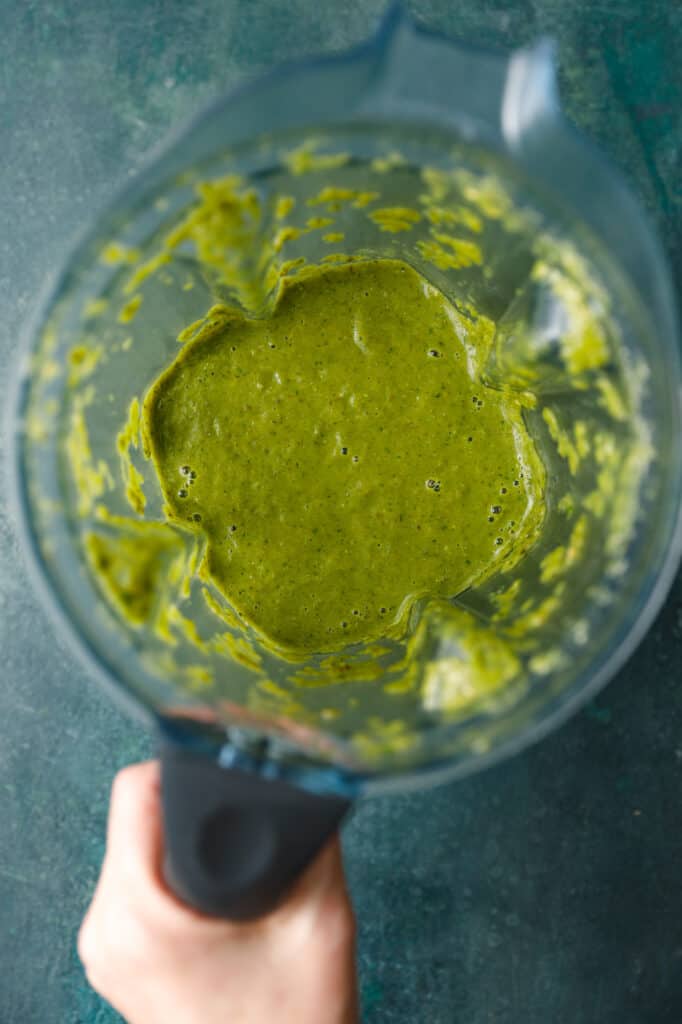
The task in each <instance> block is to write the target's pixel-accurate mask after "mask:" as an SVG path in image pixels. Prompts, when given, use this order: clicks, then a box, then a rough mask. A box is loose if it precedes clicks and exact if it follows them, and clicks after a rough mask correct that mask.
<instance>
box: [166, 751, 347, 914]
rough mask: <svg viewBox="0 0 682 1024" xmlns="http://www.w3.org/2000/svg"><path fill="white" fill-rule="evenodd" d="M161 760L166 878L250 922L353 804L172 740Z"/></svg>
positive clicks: (188, 898)
mask: <svg viewBox="0 0 682 1024" xmlns="http://www.w3.org/2000/svg"><path fill="white" fill-rule="evenodd" d="M160 759H161V800H162V809H163V821H164V834H165V858H164V867H163V871H164V877H165V880H166V883H167V885H168V886H169V888H170V889H171V890H172V891H173V892H174V893H175V894H176V895H177V896H178V897H179V898H180V899H181V900H183V901H184V902H185V903H188V904H190V905H191V906H192V907H194V908H195V909H197V910H199V911H201V912H202V913H204V914H209V915H212V916H215V917H226V918H230V919H232V920H234V921H248V920H253V919H255V918H258V917H262V916H264V915H265V914H267V913H268V912H269V911H271V910H274V909H275V908H276V907H277V905H278V904H279V903H280V901H281V900H282V898H283V897H284V895H285V893H286V891H287V890H288V889H289V887H290V886H291V885H292V883H293V882H294V881H295V880H296V879H297V878H298V877H299V875H300V874H301V873H302V872H303V871H304V870H305V868H306V867H307V866H308V864H310V863H311V862H312V861H313V860H314V858H315V857H316V855H317V854H318V852H319V851H320V850H321V848H322V847H323V846H324V844H325V843H326V842H327V841H328V840H329V838H330V837H331V836H332V834H333V833H334V832H335V831H336V830H337V829H338V827H339V825H340V823H341V820H342V818H343V817H344V815H345V814H346V812H347V811H348V810H349V808H350V806H351V802H350V801H349V800H347V799H345V798H343V797H340V796H336V795H333V794H329V795H318V794H314V793H310V792H308V791H307V790H304V789H302V788H300V787H299V786H295V785H292V784H291V783H288V782H283V781H281V780H280V779H265V778H263V777H262V776H259V775H257V774H255V773H253V772H249V771H244V770H242V769H239V768H224V767H222V766H221V765H220V764H219V763H218V761H216V760H212V759H210V758H209V757H207V756H206V754H205V753H197V752H195V751H193V750H188V749H187V748H183V747H182V746H181V745H179V744H177V743H173V742H172V741H163V742H162V745H161V750H160Z"/></svg>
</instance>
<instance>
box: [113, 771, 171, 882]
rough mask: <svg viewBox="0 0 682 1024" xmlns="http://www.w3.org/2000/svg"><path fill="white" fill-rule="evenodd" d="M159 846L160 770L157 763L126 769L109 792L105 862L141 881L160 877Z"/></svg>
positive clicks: (160, 845)
mask: <svg viewBox="0 0 682 1024" xmlns="http://www.w3.org/2000/svg"><path fill="white" fill-rule="evenodd" d="M162 846H163V826H162V819H161V792H160V770H159V763H158V761H146V762H144V763H142V764H135V765H130V766H129V767H128V768H124V769H123V771H120V772H119V773H118V775H117V776H116V778H115V779H114V783H113V786H112V788H111V804H110V807H109V824H108V827H107V860H109V861H110V862H113V863H115V864H119V865H125V867H126V871H127V872H128V873H132V874H133V875H137V876H139V877H140V878H141V879H142V880H147V881H156V880H157V879H158V878H159V875H160V865H161V857H162Z"/></svg>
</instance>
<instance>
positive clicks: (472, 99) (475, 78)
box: [362, 4, 558, 149]
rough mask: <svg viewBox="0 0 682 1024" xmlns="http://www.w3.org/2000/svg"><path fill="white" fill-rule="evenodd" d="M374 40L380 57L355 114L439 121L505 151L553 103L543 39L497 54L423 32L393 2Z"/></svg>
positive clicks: (549, 50) (548, 45)
mask: <svg viewBox="0 0 682 1024" xmlns="http://www.w3.org/2000/svg"><path fill="white" fill-rule="evenodd" d="M375 42H376V46H377V47H378V49H379V51H380V53H381V54H382V57H381V58H380V61H379V68H378V71H377V74H376V77H375V79H374V83H373V86H372V87H370V90H369V93H368V95H367V96H366V97H365V101H364V103H363V105H362V112H363V113H367V114H375V115H376V114H379V115H383V116H386V115H389V114H390V116H392V117H396V116H398V117H400V118H402V119H405V120H407V119H410V120H418V121H420V122H422V123H424V122H426V121H432V122H435V123H437V124H439V125H443V124H444V123H446V124H448V125H449V126H450V127H452V128H454V129H455V130H456V131H457V133H458V134H459V136H460V137H461V138H462V139H464V140H465V141H468V142H473V143H476V142H477V143H484V144H486V145H492V146H494V147H495V148H498V149H512V148H513V147H514V145H515V143H517V142H518V140H519V139H520V138H521V137H522V136H523V135H524V134H525V132H526V131H528V130H529V129H530V128H532V126H533V125H534V124H535V123H536V122H537V120H538V119H541V118H544V117H546V116H552V115H554V114H555V113H556V111H557V109H558V99H557V87H556V69H555V45H554V43H553V41H552V40H551V39H547V38H543V39H540V40H538V42H536V43H534V44H533V45H531V46H529V47H525V48H523V49H519V50H516V51H514V52H513V53H511V54H502V53H497V52H495V51H494V50H486V49H484V48H480V47H476V46H472V45H470V44H467V45H464V44H461V43H453V42H452V40H450V39H446V38H444V37H442V36H440V35H438V34H435V33H433V32H430V31H428V30H426V29H424V28H422V27H421V26H419V25H418V24H416V23H415V22H414V21H412V19H411V18H410V17H409V16H408V15H407V14H406V13H405V11H404V9H403V7H402V5H401V4H396V5H394V6H392V7H391V8H390V9H389V11H388V13H387V14H386V16H385V18H384V21H383V22H382V25H381V27H380V29H379V32H378V34H377V36H376V41H375Z"/></svg>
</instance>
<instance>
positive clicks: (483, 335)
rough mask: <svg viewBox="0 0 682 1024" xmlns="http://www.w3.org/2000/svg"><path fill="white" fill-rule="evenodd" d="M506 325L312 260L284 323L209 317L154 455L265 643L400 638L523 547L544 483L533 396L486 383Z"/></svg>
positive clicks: (159, 406)
mask: <svg viewBox="0 0 682 1024" xmlns="http://www.w3.org/2000/svg"><path fill="white" fill-rule="evenodd" d="M185 333H186V334H187V332H185ZM492 334H493V327H492V325H491V324H490V322H489V321H487V320H485V318H478V319H476V318H475V317H473V316H472V315H471V314H469V313H467V312H464V311H460V310H459V309H457V308H456V307H455V306H454V305H453V304H452V303H451V302H450V301H449V300H448V299H446V298H445V296H444V295H443V294H442V293H441V292H440V291H438V290H437V289H436V288H434V287H433V286H431V285H430V284H429V283H428V282H427V281H426V280H425V279H424V278H423V277H422V276H421V275H419V274H418V273H417V272H416V271H415V270H413V269H412V268H411V267H410V266H408V265H407V264H406V263H403V262H400V261H397V260H389V259H368V260H360V261H357V262H349V263H347V264H345V265H339V266H332V265H327V266H320V267H309V268H307V269H306V271H305V272H304V273H301V274H299V275H298V276H297V277H292V278H287V279H285V280H283V281H282V283H281V285H280V288H279V291H278V293H277V296H276V299H275V301H274V303H273V305H272V307H271V309H270V310H269V311H268V312H267V314H266V315H263V316H261V317H250V316H246V315H244V314H243V313H242V312H240V311H238V310H237V309H234V308H229V307H225V306H219V307H214V308H213V309H212V310H211V311H210V313H209V314H208V315H207V317H206V319H205V320H204V321H203V322H200V323H199V324H198V325H195V329H194V331H193V332H190V337H189V340H187V341H186V343H185V344H184V346H183V348H182V349H181V350H180V352H179V354H178V356H177V357H176V359H175V360H174V361H173V363H172V364H171V365H170V366H169V367H168V368H167V369H166V370H164V372H163V373H162V374H161V375H160V377H159V378H158V379H157V380H156V382H155V383H154V384H153V386H152V387H151V389H150V390H149V392H148V393H147V396H146V399H145V402H144V406H143V434H144V438H145V445H146V450H147V454H148V456H149V457H150V458H151V459H152V461H153V464H154V466H155V469H156V472H157V474H158V478H159V482H160V485H161V488H162V490H163V494H164V498H165V502H166V508H165V511H166V516H167V518H168V520H169V521H170V522H171V523H174V524H178V525H182V526H183V527H184V528H186V529H189V530H192V531H194V532H196V533H197V534H198V535H199V536H200V537H201V538H202V539H203V540H204V541H205V550H204V556H203V565H202V569H201V572H202V574H203V575H204V577H205V578H207V579H209V580H210V581H211V582H212V583H213V584H214V585H215V587H217V588H218V590H219V591H220V592H221V593H222V594H223V595H224V597H225V598H226V599H227V601H228V602H229V604H230V605H231V606H232V607H233V608H234V609H235V610H236V611H237V612H238V613H239V614H240V615H241V616H242V618H243V619H244V620H245V621H246V622H248V623H249V624H250V625H251V626H252V627H253V629H254V630H255V631H256V633H257V634H258V635H259V636H260V637H261V639H262V640H263V641H265V643H266V644H269V645H271V646H272V647H273V648H276V649H279V650H282V649H285V650H293V651H297V652H314V651H331V650H338V649H339V648H341V647H344V646H345V645H347V644H350V643H358V642H365V641H371V640H373V639H376V638H379V637H381V636H385V635H387V634H395V633H396V632H398V631H402V630H404V628H405V627H406V624H407V620H408V617H409V612H410V609H411V608H412V607H413V605H414V603H415V602H416V601H417V600H418V599H420V598H423V597H434V596H443V597H451V596H455V595H456V594H459V593H461V592H462V591H463V590H465V589H466V588H467V587H469V586H472V585H473V584H476V583H479V582H480V581H481V580H482V579H484V578H485V577H487V576H488V575H490V574H492V573H493V572H495V571H496V570H497V569H499V568H501V567H502V566H509V565H511V564H513V563H514V562H516V561H517V560H518V559H519V558H520V557H522V555H523V553H524V551H525V550H526V549H527V547H528V546H529V545H530V543H531V542H532V540H533V539H534V538H535V536H536V535H537V532H538V529H539V526H540V523H541V520H542V516H543V513H544V502H543V488H544V474H543V469H542V464H541V463H540V461H539V459H538V457H537V455H536V453H535V449H534V447H533V443H532V441H531V438H530V436H529V434H528V432H527V430H526V427H525V424H524V419H523V408H522V401H521V399H520V397H519V395H518V394H513V393H511V392H509V393H508V392H505V391H501V390H495V389H493V388H491V387H487V386H486V385H485V384H484V383H483V381H482V378H481V368H482V365H483V362H484V359H485V355H486V353H487V351H488V350H489V348H490V344H491V340H492Z"/></svg>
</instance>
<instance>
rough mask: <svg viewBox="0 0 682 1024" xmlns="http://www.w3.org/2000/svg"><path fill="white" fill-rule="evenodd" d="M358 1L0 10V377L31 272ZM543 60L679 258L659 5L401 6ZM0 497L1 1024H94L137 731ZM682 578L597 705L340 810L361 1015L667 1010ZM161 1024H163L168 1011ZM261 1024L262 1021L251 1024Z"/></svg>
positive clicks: (681, 87) (332, 30) (423, 1019)
mask: <svg viewBox="0 0 682 1024" xmlns="http://www.w3.org/2000/svg"><path fill="white" fill-rule="evenodd" d="M383 6H384V5H383V3H382V2H381V0H363V2H356V0H326V2H325V0H289V2H287V3H282V2H280V3H278V2H276V0H254V2H245V0H244V2H241V3H239V2H237V0H208V2H195V3H192V2H180V0H149V2H144V0H142V2H136V3H134V2H132V0H116V2H111V0H109V2H107V0H90V2H88V3H82V2H80V0H68V2H56V0H55V2H50V0H45V2H43V3H35V2H31V0H24V2H23V3H21V4H18V3H15V2H14V0H0V375H1V382H2V388H3V390H2V404H4V395H5V388H6V384H7V378H8V365H9V361H10V359H11V357H12V354H13V352H14V350H15V347H16V337H17V333H18V331H19V329H20V327H21V325H22V323H23V321H24V318H25V317H26V316H27V315H28V314H29V313H30V311H31V309H32V306H33V303H34V300H35V295H36V292H37V291H38V289H39V288H40V287H41V285H42V283H43V280H44V278H45V276H46V274H47V272H48V271H49V270H50V269H51V268H52V267H54V265H55V264H56V263H59V262H60V261H61V259H62V258H63V254H64V251H65V247H66V246H67V244H68V242H69V240H70V239H71V238H72V237H73V236H74V234H75V233H77V232H78V231H79V230H80V229H81V228H82V227H83V225H84V224H85V223H86V222H87V221H88V220H89V219H90V218H91V216H92V214H93V212H94V211H96V210H97V208H98V207H100V206H101V204H102V203H103V202H104V201H106V199H107V198H108V197H109V196H110V194H111V192H112V190H113V189H114V188H116V187H117V186H119V185H120V184H121V183H122V182H124V181H125V180H126V178H127V177H128V176H129V175H131V174H133V173H134V172H135V169H136V168H137V167H138V166H139V165H140V163H141V162H142V160H143V158H144V156H145V154H146V153H147V152H148V151H149V149H150V147H152V146H153V145H154V144H155V143H156V142H157V141H158V140H160V139H161V138H162V137H163V136H164V134H165V133H166V132H167V131H168V130H169V129H170V128H171V127H172V126H173V125H175V124H176V123H177V121H178V120H182V119H184V118H186V117H188V116H189V115H191V114H192V113H193V112H194V111H195V109H196V108H197V106H199V105H201V104H202V103H204V102H205V101H206V100H209V99H210V98H212V97H214V96H216V95H218V94H219V93H220V92H221V91H222V90H223V89H225V88H227V87H230V86H232V85H234V84H235V83H237V82H240V81H243V80H245V79H247V78H248V77H249V76H251V75H253V74H254V73H255V72H257V71H258V70H259V69H262V68H266V67H269V66H271V65H272V64H273V63H275V62H277V61H280V60H282V59H285V58H292V57H295V56H298V55H303V54H306V53H308V52H310V51H333V50H338V49H342V48H344V47H347V46H349V45H351V44H353V43H356V42H358V41H360V40H361V39H362V38H363V37H364V36H365V35H366V34H367V33H368V32H369V31H370V30H372V29H373V27H374V26H375V25H376V23H377V20H378V18H379V15H380V13H381V10H382V8H383ZM406 6H407V7H408V9H410V10H411V11H412V12H413V13H414V14H415V15H417V16H418V17H419V18H420V19H421V20H423V21H424V22H426V23H427V24H428V25H429V26H431V27H433V28H436V29H440V30H442V31H445V32H447V33H449V34H451V35H454V36H458V37H461V38H464V39H475V40H477V41H482V42H484V43H493V44H497V45H500V44H501V45H505V46H511V45H516V44H518V43H521V42H524V41H527V40H529V39H532V38H534V37H536V36H537V35H538V34H540V33H550V34H552V35H553V36H555V37H556V38H557V40H558V42H559V47H560V62H561V68H560V72H561V75H560V77H561V87H562V95H563V98H564V102H565V105H566V108H567V109H568V112H569V114H570V115H571V117H572V118H573V119H574V120H575V121H576V122H577V123H578V124H579V125H580V126H581V127H582V128H584V129H585V130H586V131H587V132H588V133H590V134H591V135H592V136H593V137H594V138H596V139H597V140H599V141H600V142H601V144H602V146H603V147H604V148H605V149H606V150H608V151H609V152H610V153H611V155H612V157H613V158H614V159H615V161H616V162H617V163H619V164H620V165H621V166H622V168H623V169H624V171H625V173H626V175H627V176H628V178H629V180H630V182H631V184H632V186H633V187H634V189H635V190H636V191H637V192H638V193H639V195H640V196H641V197H642V198H643V201H644V202H645V204H646V205H647V206H648V208H649V210H650V212H651V216H652V217H653V218H654V219H655V220H656V221H657V223H658V226H659V229H660V231H661V233H662V235H663V238H664V241H665V244H666V246H667V248H668V252H669V254H670V258H671V260H672V261H673V264H674V267H675V268H676V276H677V280H678V286H679V283H680V263H681V262H682V160H681V154H682V71H681V70H680V69H681V65H680V53H681V52H682V5H681V4H680V2H679V0H647V2H646V3H642V2H641V0H592V2H587V0H574V2H566V0H516V2H503V0H424V2H415V3H408V4H406ZM2 502H3V497H2V495H0V653H1V659H0V1024H33V1022H36V1024H52V1022H58V1024H72V1022H73V1024H76V1022H77V1024H111V1022H113V1021H115V1020H118V1018H117V1017H116V1015H115V1014H114V1013H113V1012H112V1011H111V1010H110V1009H109V1008H108V1007H106V1006H105V1005H104V1004H103V1003H102V1002H101V1001H100V1000H99V998H98V997H97V996H96V995H95V994H94V993H93V992H92V990H91V989H90V988H89V987H88V985H87V983H86V981H85V979H84V976H83V974H82V971H81V969H80V967H79V964H78V961H77V958H76V954H75V934H76V930H77V927H78V923H79V921H80V918H81V916H82V914H83V911H84V909H85V907H86V905H87V902H88V900H89V897H90V895H91V893H92V889H93V885H94V882H95V879H96V876H97V872H98V868H99V863H100V859H101V856H102V851H103V836H104V824H105V816H106V808H107V801H108V788H109V783H110V780H111V777H112V775H113V773H114V772H115V770H116V769H117V768H118V767H120V766H122V765H124V764H125V763H127V762H129V761H133V760H135V759H138V758H141V757H144V756H146V755H147V754H148V753H149V752H150V746H149V740H148V737H147V736H146V735H145V734H144V732H143V731H142V730H141V729H140V727H139V726H137V725H135V724H133V723H132V722H130V721H129V720H127V719H126V718H124V717H122V715H121V714H120V713H119V712H118V711H117V710H116V709H115V708H114V707H113V706H112V705H111V704H110V703H109V701H108V700H107V698H106V697H105V696H104V695H103V694H101V693H100V692H99V690H98V689H96V688H95V687H94V686H93V684H92V682H91V681H90V680H89V679H88V677H87V675H86V674H85V672H84V671H83V670H82V668H81V667H80V666H79V665H78V664H77V663H76V662H75V661H74V659H73V657H72V656H71V654H70V653H68V652H67V651H66V650H64V648H63V647H62V644H61V642H60V640H59V638H58V637H56V636H55V635H54V634H53V632H52V630H51V629H50V627H49V626H48V624H47V622H46V619H45V616H44V614H43V612H42V611H41V609H40V608H39V607H38V605H37V603H36V600H35V598H34V596H33V595H32V593H31V592H30V590H29V589H28V587H27V583H26V578H25V573H24V569H23V565H22V562H21V559H20V556H19V553H18V551H17V546H16V541H15V539H14V537H13V535H12V533H11V528H10V524H9V523H8V521H7V516H6V513H5V510H4V505H3V504H2ZM681 684H682V577H679V576H678V580H677V583H676V586H675V587H674V588H673V591H672V593H671V595H670V597H669V599H668V602H667V604H666V606H665V608H664V610H663V611H662V613H661V614H660V615H659V618H658V620H657V622H656V624H655V626H654V627H653V629H652V630H651V631H650V633H649V635H648V636H647V638H646V639H645V641H644V642H643V644H642V646H641V647H640V649H639V650H638V652H637V654H636V655H635V656H634V657H633V658H632V659H631V661H630V662H629V664H628V665H627V666H626V667H625V669H624V670H623V671H622V672H621V673H620V674H619V675H618V677H617V678H616V679H615V680H614V681H613V682H612V683H611V685H610V686H609V688H608V689H607V690H606V691H605V692H604V693H603V695H602V696H601V697H600V699H599V701H598V702H597V703H596V704H594V705H592V706H591V707H589V708H588V709H587V710H585V711H583V712H582V713H581V714H580V715H578V717H577V718H575V719H574V720H573V721H572V722H571V723H570V724H569V725H567V726H565V727H564V728H563V729H562V730H561V731H560V732H559V733H557V734H555V735H553V736H551V737H550V738H548V739H546V740H545V741H544V742H543V743H541V744H540V745H539V746H537V747H535V748H534V749H532V750H530V751H528V752H527V753H525V754H524V755H522V756H520V757H517V758H516V759H515V760H514V761H512V762H509V763H507V764H504V765H502V766H500V767H497V768H495V769H493V770H491V771H488V772H487V773H485V774H484V775H481V776H479V777H476V778H472V779H469V780H467V781H465V782H462V783H460V784H458V785H452V786H447V787H444V788H441V789H439V790H433V791H430V792H427V793H424V794H419V795H417V796H410V797H407V796H405V797H391V798H385V799H381V800H376V801H374V802H371V803H367V804H365V805H363V806H362V807H360V808H359V809H358V811H357V813H356V814H355V817H354V818H353V820H352V821H351V822H350V824H349V825H348V827H347V829H346V833H345V846H346V854H347V866H348V873H349V876H350V880H351V885H352V890H353V894H354V898H355V903H356V907H357V912H358V917H359V924H360V946H359V961H360V973H361V984H362V992H363V1004H364V1020H365V1021H366V1022H367V1024H460V1022H461V1024H493V1022H494V1024H507V1022H510V1024H512V1022H513V1024H516V1022H519V1024H679V1022H680V1021H682V690H681ZM169 1024H172V1022H169ZM273 1024H276V1022H273Z"/></svg>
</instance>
